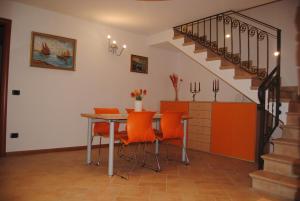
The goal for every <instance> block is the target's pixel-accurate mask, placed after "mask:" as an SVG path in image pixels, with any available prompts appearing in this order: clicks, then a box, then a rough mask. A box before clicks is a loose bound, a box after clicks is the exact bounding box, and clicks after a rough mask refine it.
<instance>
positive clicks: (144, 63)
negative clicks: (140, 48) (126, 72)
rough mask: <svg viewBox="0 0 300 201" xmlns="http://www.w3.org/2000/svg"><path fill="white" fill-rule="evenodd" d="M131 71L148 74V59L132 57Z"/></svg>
mask: <svg viewBox="0 0 300 201" xmlns="http://www.w3.org/2000/svg"><path fill="white" fill-rule="evenodd" d="M130 71H131V72H136V73H145V74H147V73H148V57H143V56H138V55H133V54H132V55H131V65H130Z"/></svg>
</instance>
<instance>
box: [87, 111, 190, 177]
mask: <svg viewBox="0 0 300 201" xmlns="http://www.w3.org/2000/svg"><path fill="white" fill-rule="evenodd" d="M81 117H84V118H87V120H88V126H87V152H86V163H87V164H91V163H92V135H93V124H94V123H96V122H107V123H109V145H108V176H113V174H114V143H115V136H114V133H115V131H114V128H115V127H114V124H115V123H116V122H118V123H126V121H127V119H128V114H91V113H83V114H81ZM161 117H162V114H159V113H156V114H155V115H154V117H153V121H154V122H156V127H157V129H159V128H160V126H159V122H160V120H161ZM188 119H189V117H188V116H183V117H182V124H183V130H184V132H183V140H182V156H181V161H182V162H184V163H186V162H188V159H187V157H186V143H187V121H188ZM155 153H156V154H158V153H159V142H158V140H156V142H155Z"/></svg>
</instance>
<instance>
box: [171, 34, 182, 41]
mask: <svg viewBox="0 0 300 201" xmlns="http://www.w3.org/2000/svg"><path fill="white" fill-rule="evenodd" d="M180 38H184V35H183V34H178V35H174V36H173V40H176V39H180Z"/></svg>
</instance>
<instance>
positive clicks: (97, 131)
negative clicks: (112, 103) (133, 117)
mask: <svg viewBox="0 0 300 201" xmlns="http://www.w3.org/2000/svg"><path fill="white" fill-rule="evenodd" d="M94 111H95V114H119V113H120V112H119V110H118V108H94ZM114 131H115V140H119V139H120V137H121V136H122V135H126V134H125V133H124V132H119V123H115V125H114ZM96 136H98V137H100V139H99V151H98V161H97V163H96V164H97V165H100V149H101V139H102V137H109V123H106V122H97V123H95V124H94V132H93V136H92V143H93V139H94V137H96Z"/></svg>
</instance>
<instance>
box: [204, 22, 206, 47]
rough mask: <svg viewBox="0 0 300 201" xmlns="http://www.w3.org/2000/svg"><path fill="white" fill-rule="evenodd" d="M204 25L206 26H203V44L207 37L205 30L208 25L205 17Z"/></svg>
mask: <svg viewBox="0 0 300 201" xmlns="http://www.w3.org/2000/svg"><path fill="white" fill-rule="evenodd" d="M203 26H204V27H203V32H204V33H203V42H204V43H203V44H204V45H205V41H206V37H205V34H206V32H205V28H206V26H205V19H204V23H203Z"/></svg>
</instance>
